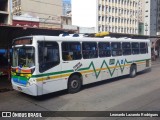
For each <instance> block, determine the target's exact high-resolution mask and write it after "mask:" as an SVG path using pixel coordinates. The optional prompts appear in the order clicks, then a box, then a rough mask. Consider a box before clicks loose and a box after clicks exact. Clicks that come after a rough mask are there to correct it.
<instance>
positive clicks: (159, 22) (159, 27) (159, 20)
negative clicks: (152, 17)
mask: <svg viewBox="0 0 160 120" xmlns="http://www.w3.org/2000/svg"><path fill="white" fill-rule="evenodd" d="M157 35H160V0H158V3H157Z"/></svg>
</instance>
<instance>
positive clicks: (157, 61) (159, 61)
mask: <svg viewBox="0 0 160 120" xmlns="http://www.w3.org/2000/svg"><path fill="white" fill-rule="evenodd" d="M155 64H160V58H157V59H156V60H155V61H152V65H155Z"/></svg>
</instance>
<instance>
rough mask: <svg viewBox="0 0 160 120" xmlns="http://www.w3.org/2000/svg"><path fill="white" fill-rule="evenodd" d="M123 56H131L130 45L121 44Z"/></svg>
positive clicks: (126, 43)
mask: <svg viewBox="0 0 160 120" xmlns="http://www.w3.org/2000/svg"><path fill="white" fill-rule="evenodd" d="M122 49H123V55H131V43H130V42H123V43H122Z"/></svg>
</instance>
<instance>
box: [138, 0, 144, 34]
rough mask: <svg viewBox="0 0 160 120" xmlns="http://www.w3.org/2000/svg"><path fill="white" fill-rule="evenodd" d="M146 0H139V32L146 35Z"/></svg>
mask: <svg viewBox="0 0 160 120" xmlns="http://www.w3.org/2000/svg"><path fill="white" fill-rule="evenodd" d="M144 6H145V0H139V1H138V8H139V9H138V26H139V28H138V34H140V35H144V13H145V9H144Z"/></svg>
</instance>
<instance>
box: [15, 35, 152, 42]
mask: <svg viewBox="0 0 160 120" xmlns="http://www.w3.org/2000/svg"><path fill="white" fill-rule="evenodd" d="M22 38H33V40H36V41H44V40H45V41H66V42H69V41H70V42H72V41H75V42H80V41H87V42H93V41H94V42H99V41H102V42H106V41H109V42H137V41H138V42H144V41H146V42H150V40H149V39H132V38H127V37H121V38H115V37H104V38H97V37H71V36H65V37H63V36H43V35H35V36H24V37H20V38H16V39H14V40H17V39H22Z"/></svg>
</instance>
